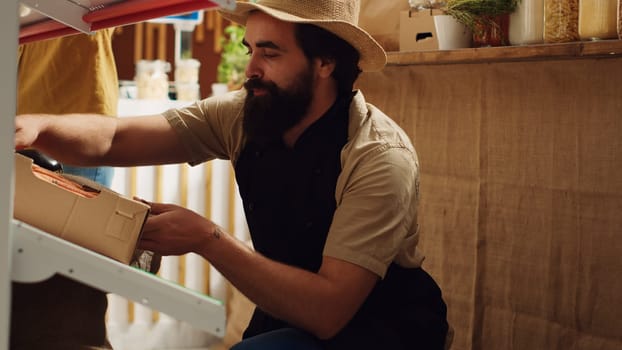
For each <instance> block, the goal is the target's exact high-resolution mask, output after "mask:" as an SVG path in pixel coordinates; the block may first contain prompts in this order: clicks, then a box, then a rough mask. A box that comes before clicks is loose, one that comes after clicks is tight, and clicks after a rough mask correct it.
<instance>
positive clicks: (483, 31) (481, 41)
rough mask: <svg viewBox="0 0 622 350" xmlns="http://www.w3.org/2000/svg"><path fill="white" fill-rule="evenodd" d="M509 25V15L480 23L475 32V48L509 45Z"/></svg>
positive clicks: (485, 19)
mask: <svg viewBox="0 0 622 350" xmlns="http://www.w3.org/2000/svg"><path fill="white" fill-rule="evenodd" d="M509 24H510V15H509V14H508V15H501V16H496V17H494V18H484V19H483V20H481V21H479V22H478V23H476V24H475V29H474V30H473V47H485V46H505V45H508V44H509V42H510V40H509V38H508V32H509Z"/></svg>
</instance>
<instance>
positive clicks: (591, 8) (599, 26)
mask: <svg viewBox="0 0 622 350" xmlns="http://www.w3.org/2000/svg"><path fill="white" fill-rule="evenodd" d="M617 21H618V1H617V0H579V37H580V38H581V40H601V39H614V38H617V37H618V32H617Z"/></svg>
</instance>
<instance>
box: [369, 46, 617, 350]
mask: <svg viewBox="0 0 622 350" xmlns="http://www.w3.org/2000/svg"><path fill="white" fill-rule="evenodd" d="M620 82H622V59H621V58H612V59H601V60H597V59H581V60H561V61H534V62H515V63H511V62H505V63H493V64H490V63H480V64H449V65H410V66H408V65H407V66H389V67H387V68H386V69H385V70H384V71H383V72H380V73H366V74H365V75H364V76H363V77H362V78H361V79H360V81H359V83H358V86H359V87H361V88H362V89H363V91H364V92H365V96H366V97H367V99H368V101H369V102H371V103H374V104H376V105H377V106H379V107H380V108H381V109H383V110H384V111H386V112H387V114H389V115H390V116H391V117H393V118H394V119H395V120H397V121H398V122H399V123H400V124H401V125H402V126H403V127H404V128H405V129H406V130H407V132H408V133H409V135H410V136H411V137H412V139H413V141H414V143H415V146H416V148H417V151H418V153H419V157H420V161H421V169H422V179H421V192H422V202H421V210H420V219H421V229H422V241H421V245H422V247H423V250H424V252H425V253H426V254H427V256H428V258H427V259H426V261H425V262H424V267H425V268H426V269H427V270H428V271H430V273H431V274H432V275H433V276H434V277H435V278H436V279H437V280H438V281H439V283H440V285H441V287H442V288H443V291H444V294H445V297H446V300H447V302H448V306H449V317H450V321H451V323H452V325H453V327H454V328H455V331H456V334H455V341H454V346H453V347H452V349H456V350H462V349H478V350H491V349H495V350H496V349H530V350H531V349H543V350H544V349H546V350H566V349H590V350H591V349H601V350H614V349H621V348H622V322H621V321H622V303H621V302H620V300H622V258H621V255H622V253H621V252H622V98H621V91H622V90H621V85H620V84H621V83H620Z"/></svg>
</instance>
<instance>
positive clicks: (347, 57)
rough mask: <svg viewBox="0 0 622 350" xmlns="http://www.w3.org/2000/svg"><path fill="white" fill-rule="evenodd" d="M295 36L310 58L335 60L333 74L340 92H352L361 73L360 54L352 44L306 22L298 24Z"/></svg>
mask: <svg viewBox="0 0 622 350" xmlns="http://www.w3.org/2000/svg"><path fill="white" fill-rule="evenodd" d="M295 36H296V40H298V44H299V45H300V47H301V48H302V51H303V52H304V54H305V56H307V58H308V59H312V58H318V57H321V58H329V59H333V60H335V70H334V71H333V74H332V76H333V78H335V80H336V81H337V90H338V92H339V94H342V93H350V92H352V88H353V86H354V82H355V81H356V79H357V78H358V76H359V74H361V69H360V68H359V58H360V55H359V52H358V51H357V50H356V49H355V48H354V47H352V45H350V44H349V43H348V42H347V41H345V40H343V39H341V38H340V37H338V36H336V35H335V34H333V33H331V32H329V31H327V30H325V29H323V28H320V27H318V26H315V25H312V24H306V23H299V24H298V25H296V33H295Z"/></svg>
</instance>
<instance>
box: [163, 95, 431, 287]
mask: <svg viewBox="0 0 622 350" xmlns="http://www.w3.org/2000/svg"><path fill="white" fill-rule="evenodd" d="M245 96H246V92H245V91H244V90H240V91H235V92H231V93H228V94H226V95H223V96H217V97H211V98H208V99H205V100H202V101H198V102H196V103H194V104H193V105H191V106H188V107H186V108H182V109H172V110H169V111H166V112H165V113H164V116H165V117H166V118H167V120H168V121H169V123H170V124H171V125H172V126H173V128H174V129H175V130H176V131H177V132H178V134H179V136H180V139H181V140H182V143H183V144H184V147H185V148H186V150H187V152H188V155H189V161H188V162H189V163H190V164H193V165H195V164H199V163H202V162H205V161H208V160H211V159H215V158H220V159H229V160H231V161H232V162H233V164H234V165H235V162H236V160H237V158H238V157H239V155H240V152H241V151H242V147H243V146H244V141H245V140H244V134H243V131H242V118H243V108H242V107H243V104H244V98H245ZM349 114H350V117H349V126H348V142H347V143H346V145H345V146H344V148H343V149H342V151H341V167H342V171H341V174H340V175H339V177H338V179H337V186H336V190H335V201H336V203H337V209H336V211H335V215H334V217H333V222H332V224H331V226H330V229H329V232H328V236H327V239H326V244H325V246H324V255H325V256H331V257H334V258H337V259H341V260H345V261H348V262H351V263H353V264H356V265H359V266H361V267H363V268H366V269H368V270H370V271H372V272H374V273H375V274H377V275H378V276H380V277H384V275H385V273H386V269H387V267H388V266H389V264H391V263H392V262H395V263H397V264H398V265H400V266H403V267H419V266H421V263H422V261H423V255H422V254H421V252H420V251H418V250H417V243H418V240H419V233H418V225H417V204H418V196H419V162H418V159H417V154H416V152H415V149H414V147H413V145H412V143H411V142H410V139H409V138H408V136H407V135H406V133H405V132H404V131H403V130H402V129H401V128H400V127H399V126H398V125H397V124H396V123H395V122H394V121H393V120H391V119H390V118H389V117H388V116H386V115H385V114H384V113H382V112H381V111H380V110H379V109H377V108H376V107H374V106H373V105H371V104H368V103H366V102H365V98H364V97H363V94H362V93H361V92H360V91H357V93H356V94H355V96H354V98H353V100H352V103H351V105H350V111H349Z"/></svg>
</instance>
